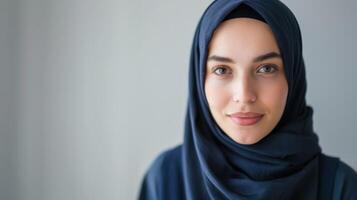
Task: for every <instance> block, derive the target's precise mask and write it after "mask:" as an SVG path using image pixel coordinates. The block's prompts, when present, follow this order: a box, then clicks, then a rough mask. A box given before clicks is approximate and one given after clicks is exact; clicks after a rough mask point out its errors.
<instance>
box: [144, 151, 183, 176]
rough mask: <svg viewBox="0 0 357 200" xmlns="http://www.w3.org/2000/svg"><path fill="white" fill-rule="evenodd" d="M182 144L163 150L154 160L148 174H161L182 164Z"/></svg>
mask: <svg viewBox="0 0 357 200" xmlns="http://www.w3.org/2000/svg"><path fill="white" fill-rule="evenodd" d="M181 149H182V145H177V146H175V147H172V148H170V149H167V150H165V151H163V152H161V153H160V154H159V155H158V156H157V157H156V158H155V159H154V161H153V162H152V164H151V166H150V168H149V170H148V172H147V173H148V174H149V175H155V176H157V175H159V174H163V173H165V172H166V171H170V170H175V169H176V168H177V167H179V165H180V163H181V162H180V161H181V151H182V150H181Z"/></svg>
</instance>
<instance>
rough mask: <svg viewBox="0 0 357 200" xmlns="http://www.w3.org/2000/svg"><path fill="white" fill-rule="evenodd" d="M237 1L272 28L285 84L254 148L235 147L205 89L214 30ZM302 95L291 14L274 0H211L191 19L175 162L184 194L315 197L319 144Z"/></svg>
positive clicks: (298, 42) (300, 58)
mask: <svg viewBox="0 0 357 200" xmlns="http://www.w3.org/2000/svg"><path fill="white" fill-rule="evenodd" d="M242 5H245V6H249V7H250V8H252V9H253V10H254V11H255V12H256V13H258V14H259V16H260V17H261V18H262V21H265V22H266V23H267V24H268V25H269V26H270V28H271V29H272V31H273V33H274V35H275V38H276V41H277V43H278V46H279V49H280V52H281V55H282V59H283V63H284V67H285V75H286V79H287V82H288V87H289V90H288V99H287V103H286V107H285V110H284V113H283V116H282V118H281V120H280V121H279V123H278V125H277V126H276V127H275V128H274V130H273V131H272V132H271V133H270V134H269V135H268V136H266V137H265V138H263V139H262V140H260V141H259V142H258V143H256V144H253V145H241V144H238V143H236V142H235V141H233V140H232V139H230V138H229V137H228V136H227V135H226V134H225V133H224V132H223V131H222V130H221V129H220V128H219V126H218V125H217V123H216V122H215V121H214V119H213V117H212V115H211V114H210V111H209V107H208V103H207V100H206V97H205V93H204V80H205V69H206V60H207V54H208V44H209V42H210V39H211V37H212V35H213V32H214V30H215V29H216V28H217V27H218V25H219V24H220V23H221V22H222V21H223V20H225V18H226V17H227V15H229V14H230V15H232V12H239V9H237V8H239V6H242ZM305 94H306V78H305V66H304V60H303V55H302V41H301V33H300V29H299V25H298V23H297V20H296V19H295V17H294V14H293V13H292V12H291V11H290V10H289V9H288V8H287V7H286V6H285V5H284V4H283V3H281V2H280V1H278V0H216V1H214V2H213V3H212V4H211V5H210V6H209V7H208V8H207V9H206V11H205V12H204V14H203V16H202V17H201V19H200V21H199V23H198V26H197V29H196V32H195V35H194V39H193V44H192V49H191V57H190V68H189V97H188V107H187V115H186V120H185V135H184V142H183V147H182V155H183V157H182V162H181V164H182V166H181V167H182V170H183V186H182V187H184V191H185V192H184V193H185V194H184V196H185V198H186V199H316V197H317V191H318V170H319V168H318V166H319V160H318V155H319V154H320V152H321V149H320V147H319V145H318V137H317V135H316V134H315V133H314V131H313V122H312V115H313V110H312V108H311V107H310V106H308V105H306V101H305ZM172 181H173V182H174V181H175V180H172Z"/></svg>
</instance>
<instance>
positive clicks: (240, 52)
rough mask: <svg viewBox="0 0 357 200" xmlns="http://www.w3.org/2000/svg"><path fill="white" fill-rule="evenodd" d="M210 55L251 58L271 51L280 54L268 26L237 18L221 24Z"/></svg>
mask: <svg viewBox="0 0 357 200" xmlns="http://www.w3.org/2000/svg"><path fill="white" fill-rule="evenodd" d="M208 50H209V54H214V53H220V54H225V55H226V56H230V57H236V56H243V57H250V56H254V55H256V54H263V53H266V52H270V51H275V52H278V53H279V48H278V45H277V42H276V40H275V37H274V34H273V32H272V30H271V28H270V27H269V26H268V24H266V23H264V22H262V21H259V20H256V19H251V18H235V19H230V20H227V21H224V22H223V23H221V24H220V25H219V26H218V27H217V28H216V30H215V31H214V33H213V36H212V38H211V41H210V43H209V46H208Z"/></svg>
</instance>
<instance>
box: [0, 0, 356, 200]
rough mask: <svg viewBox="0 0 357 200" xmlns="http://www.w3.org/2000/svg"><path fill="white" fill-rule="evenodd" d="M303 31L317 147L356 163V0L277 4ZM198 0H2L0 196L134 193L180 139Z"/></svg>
mask: <svg viewBox="0 0 357 200" xmlns="http://www.w3.org/2000/svg"><path fill="white" fill-rule="evenodd" d="M283 2H284V3H286V4H287V5H288V7H290V8H291V10H292V11H293V12H294V13H295V15H296V17H297V19H298V21H299V23H300V25H301V30H302V35H303V44H304V45H303V46H304V57H305V63H306V70H307V79H308V92H307V101H308V104H310V105H312V106H313V108H314V111H315V112H314V127H315V131H316V132H317V133H318V135H319V138H320V144H321V146H322V148H323V151H324V152H326V153H327V154H330V155H335V156H339V157H340V158H341V159H342V160H343V161H345V162H346V163H348V164H349V165H350V166H352V167H353V168H354V169H357V156H355V153H356V150H357V148H356V146H355V141H356V140H357V134H356V130H355V125H356V124H357V120H356V117H355V113H357V106H356V104H355V102H354V100H355V99H356V97H357V96H356V88H357V86H356V84H355V83H354V80H355V78H354V76H355V74H357V67H356V64H355V57H356V55H355V54H356V51H355V47H356V46H357V39H356V38H355V36H356V35H357V22H356V20H355V19H357V13H356V12H354V11H355V10H356V8H357V2H356V1H350V0H341V1H332V0H310V1H308V2H306V1H294V0H285V1H283ZM210 3H211V1H208V0H199V1H192V0H175V1H174V0H170V1H167V0H155V1H144V0H141V1H129V0H119V1H117V0H102V1H95V0H87V1H84V0H63V1H55V0H2V1H1V2H0V27H1V34H0V56H1V57H0V60H1V67H0V95H1V101H0V111H1V113H0V131H1V132H0V133H1V134H0V137H1V138H0V158H1V162H0V199H7V200H12V199H14V200H64V199H71V200H72V199H76V200H81V199H83V200H91V199H98V200H107V199H108V200H109V199H110V200H111V199H135V198H136V197H137V193H138V190H139V186H140V183H141V179H142V176H143V174H144V172H145V171H146V170H147V168H148V166H149V165H150V164H151V162H152V161H153V159H154V158H155V157H156V156H157V155H158V154H159V153H160V152H161V151H163V150H165V149H167V148H169V147H173V146H174V145H176V144H179V143H181V142H182V140H183V125H184V115H185V109H186V101H187V92H188V91H187V79H188V77H187V76H188V61H189V53H190V48H191V42H192V38H193V33H194V30H195V26H196V25H197V22H198V20H199V17H200V16H201V14H202V13H203V11H204V9H205V8H206V7H207V6H208V5H209V4H210Z"/></svg>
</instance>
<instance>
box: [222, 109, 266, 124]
mask: <svg viewBox="0 0 357 200" xmlns="http://www.w3.org/2000/svg"><path fill="white" fill-rule="evenodd" d="M228 116H229V117H230V118H231V119H232V121H233V122H234V123H236V124H238V125H241V126H251V125H254V124H256V123H258V122H259V121H260V120H261V119H262V118H263V116H264V114H261V113H254V112H246V113H243V112H237V113H233V114H230V115H228Z"/></svg>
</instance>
